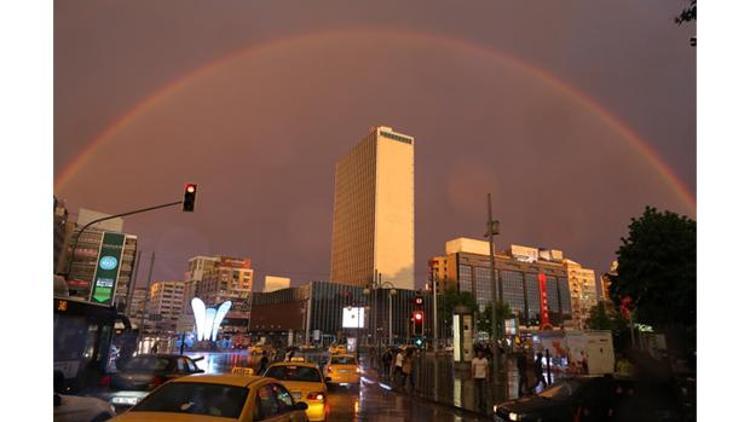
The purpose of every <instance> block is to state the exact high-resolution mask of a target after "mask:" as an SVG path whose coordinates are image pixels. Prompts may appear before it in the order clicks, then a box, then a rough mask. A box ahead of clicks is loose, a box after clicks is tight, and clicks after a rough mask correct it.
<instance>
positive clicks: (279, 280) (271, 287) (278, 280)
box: [263, 275, 292, 293]
mask: <svg viewBox="0 0 750 422" xmlns="http://www.w3.org/2000/svg"><path fill="white" fill-rule="evenodd" d="M291 284H292V280H291V279H290V278H286V277H276V276H273V275H267V276H266V279H265V283H264V284H263V293H271V292H275V291H276V290H281V289H288V288H289V286H290V285H291Z"/></svg>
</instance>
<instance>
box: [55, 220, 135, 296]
mask: <svg viewBox="0 0 750 422" xmlns="http://www.w3.org/2000/svg"><path fill="white" fill-rule="evenodd" d="M106 216H107V214H103V213H100V212H97V211H91V210H87V209H84V208H81V209H80V210H79V213H78V218H77V220H76V223H75V225H74V227H76V229H75V230H70V231H69V232H70V233H71V236H70V237H69V238H68V239H67V240H66V242H65V246H64V248H63V249H64V252H63V254H64V257H63V258H61V259H63V260H64V262H65V264H64V268H65V269H66V270H67V269H68V266H69V267H70V268H69V274H68V277H67V280H66V281H67V283H68V289H69V290H70V295H71V296H74V297H81V298H85V299H87V300H88V299H89V295H90V294H91V286H92V283H93V279H94V274H95V271H96V266H97V262H98V258H99V251H100V249H101V247H102V241H103V238H104V233H106V232H110V233H120V234H123V235H124V237H125V240H124V244H123V249H122V256H121V259H120V262H119V273H118V276H117V288H116V290H115V295H114V302H113V303H114V304H115V306H117V307H118V308H119V309H122V310H124V309H125V306H126V304H127V296H128V291H129V287H130V281H131V278H132V276H133V269H134V268H133V267H134V263H135V257H136V254H137V250H138V237H137V236H135V235H132V234H127V233H123V219H122V218H115V219H112V220H108V221H104V222H101V223H97V224H94V225H92V226H89V227H87V228H86V230H85V231H83V233H79V229H78V228H80V227H83V226H85V225H86V224H88V223H89V222H91V221H93V220H95V219H98V218H102V217H106ZM68 224H69V225H70V224H71V223H70V222H68ZM75 236H78V242H77V244H76V243H75V240H74V239H73V238H74V237H75ZM74 244H75V251H73V246H74ZM71 256H72V259H71ZM68 263H69V264H68Z"/></svg>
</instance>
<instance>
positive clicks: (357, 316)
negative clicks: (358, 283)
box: [341, 307, 365, 328]
mask: <svg viewBox="0 0 750 422" xmlns="http://www.w3.org/2000/svg"><path fill="white" fill-rule="evenodd" d="M341 326H342V327H343V328H363V327H364V326H365V308H362V307H346V308H344V316H343V317H342V318H341Z"/></svg>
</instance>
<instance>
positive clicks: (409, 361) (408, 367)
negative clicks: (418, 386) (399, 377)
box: [401, 350, 414, 392]
mask: <svg viewBox="0 0 750 422" xmlns="http://www.w3.org/2000/svg"><path fill="white" fill-rule="evenodd" d="M401 370H402V371H403V374H404V377H403V380H404V381H403V383H402V387H403V389H404V391H406V381H407V380H408V381H409V384H410V385H411V387H410V391H411V392H414V354H413V352H412V351H411V350H409V351H408V352H406V356H405V357H404V360H403V366H402V369H401Z"/></svg>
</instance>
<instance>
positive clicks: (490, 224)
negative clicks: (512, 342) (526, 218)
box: [485, 193, 500, 357]
mask: <svg viewBox="0 0 750 422" xmlns="http://www.w3.org/2000/svg"><path fill="white" fill-rule="evenodd" d="M499 225H500V222H499V221H497V220H493V219H492V194H490V193H488V194H487V232H486V233H485V237H488V238H489V241H490V278H491V279H492V283H491V285H490V287H491V288H492V290H491V291H490V293H491V294H492V300H491V301H490V312H492V333H491V334H490V336H491V337H490V340H491V341H492V352H493V353H492V355H493V357H496V356H497V309H496V307H497V276H496V274H495V235H496V234H500V230H499Z"/></svg>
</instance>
